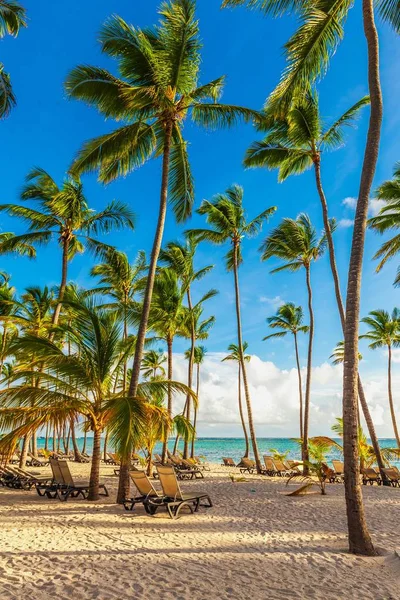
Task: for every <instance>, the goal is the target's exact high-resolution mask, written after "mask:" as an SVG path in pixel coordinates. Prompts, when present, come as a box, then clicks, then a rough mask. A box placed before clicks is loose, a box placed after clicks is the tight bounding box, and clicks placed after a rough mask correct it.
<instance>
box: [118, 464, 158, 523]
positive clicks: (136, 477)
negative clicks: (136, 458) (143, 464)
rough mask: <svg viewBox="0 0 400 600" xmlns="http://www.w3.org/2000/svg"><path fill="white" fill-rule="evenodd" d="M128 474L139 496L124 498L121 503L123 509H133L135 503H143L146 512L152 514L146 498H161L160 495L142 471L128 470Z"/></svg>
mask: <svg viewBox="0 0 400 600" xmlns="http://www.w3.org/2000/svg"><path fill="white" fill-rule="evenodd" d="M129 475H130V477H131V480H132V482H133V484H134V486H135V487H136V489H137V491H138V492H139V496H134V497H133V498H128V499H126V500H124V502H123V505H124V508H125V510H133V509H134V506H135V504H138V503H141V504H143V506H144V508H145V510H146V512H148V513H149V514H154V513H152V512H151V511H149V510H148V502H147V501H148V500H149V499H150V498H152V499H153V500H155V499H156V498H157V499H160V498H161V499H162V496H160V494H159V493H158V492H157V490H156V489H155V487H154V486H153V484H152V483H151V481H150V479H149V478H148V477H147V475H146V473H145V472H144V471H130V472H129Z"/></svg>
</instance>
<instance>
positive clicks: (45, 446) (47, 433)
mask: <svg viewBox="0 0 400 600" xmlns="http://www.w3.org/2000/svg"><path fill="white" fill-rule="evenodd" d="M44 449H45V450H48V449H49V424H48V423H46V437H45V438H44Z"/></svg>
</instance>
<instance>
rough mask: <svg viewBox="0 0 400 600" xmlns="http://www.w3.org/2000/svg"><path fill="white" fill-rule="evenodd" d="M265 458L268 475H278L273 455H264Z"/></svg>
mask: <svg viewBox="0 0 400 600" xmlns="http://www.w3.org/2000/svg"><path fill="white" fill-rule="evenodd" d="M263 459H264V464H265V470H266V473H267V475H271V476H274V475H278V471H277V468H276V466H275V462H274V461H273V459H272V457H271V456H266V455H264V456H263Z"/></svg>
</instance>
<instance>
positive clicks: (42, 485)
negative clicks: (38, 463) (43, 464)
mask: <svg viewBox="0 0 400 600" xmlns="http://www.w3.org/2000/svg"><path fill="white" fill-rule="evenodd" d="M49 462H50V468H51V472H52V475H53V477H52V479H51V481H49V482H39V483H37V484H36V491H37V493H38V495H39V496H47V498H49V499H54V498H57V497H58V496H57V491H58V488H61V487H65V485H64V479H63V477H62V474H61V470H60V465H59V461H58V459H57V458H52V457H51V458H49Z"/></svg>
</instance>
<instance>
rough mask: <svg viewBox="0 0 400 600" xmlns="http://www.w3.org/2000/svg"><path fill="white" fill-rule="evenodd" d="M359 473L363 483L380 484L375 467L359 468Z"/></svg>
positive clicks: (380, 480)
mask: <svg viewBox="0 0 400 600" xmlns="http://www.w3.org/2000/svg"><path fill="white" fill-rule="evenodd" d="M361 474H362V482H363V485H367V483H369V484H370V485H373V484H374V483H377V484H378V485H381V484H382V479H381V477H380V475H379V472H378V473H377V472H376V471H375V469H372V468H366V469H361Z"/></svg>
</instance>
